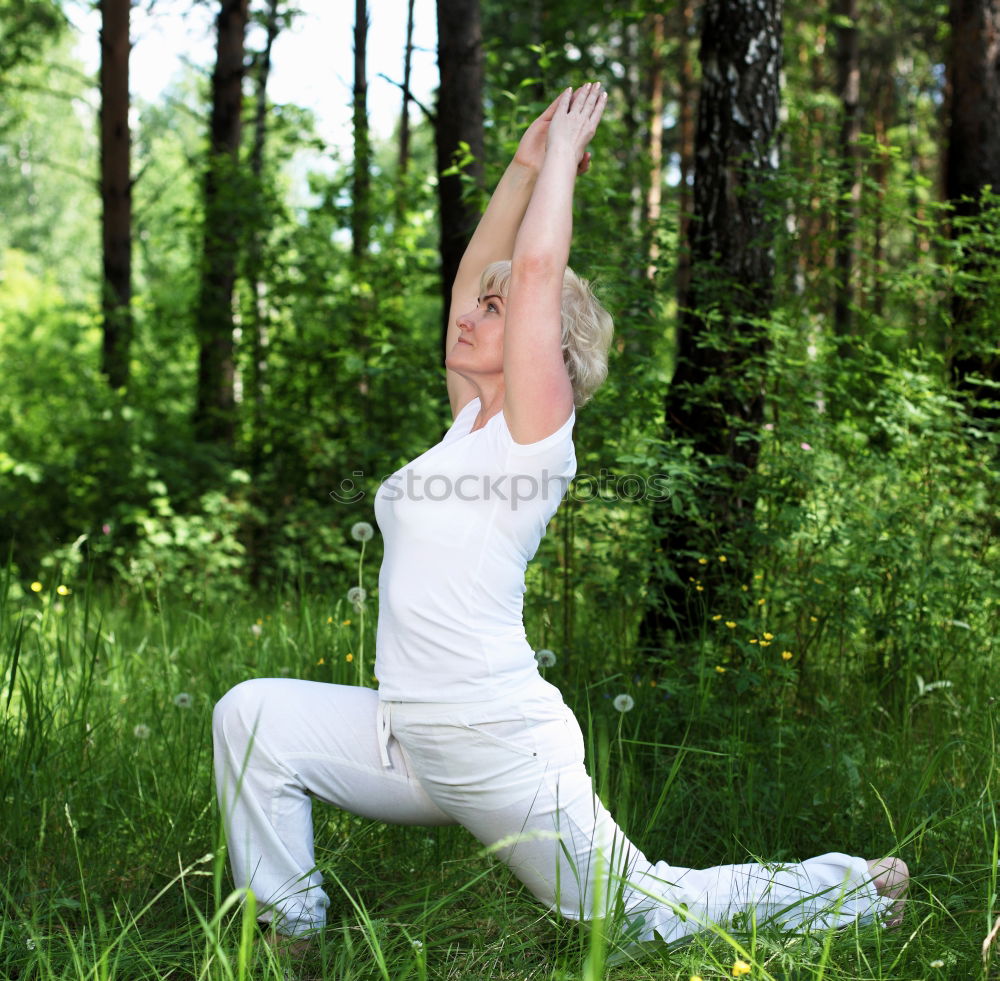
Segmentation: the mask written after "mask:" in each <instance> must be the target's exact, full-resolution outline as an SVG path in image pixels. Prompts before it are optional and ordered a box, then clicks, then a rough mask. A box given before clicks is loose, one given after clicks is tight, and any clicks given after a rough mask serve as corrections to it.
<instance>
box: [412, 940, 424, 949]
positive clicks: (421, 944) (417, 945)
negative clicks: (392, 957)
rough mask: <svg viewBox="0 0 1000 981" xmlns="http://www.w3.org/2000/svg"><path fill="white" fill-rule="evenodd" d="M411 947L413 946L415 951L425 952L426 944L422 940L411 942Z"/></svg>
mask: <svg viewBox="0 0 1000 981" xmlns="http://www.w3.org/2000/svg"><path fill="white" fill-rule="evenodd" d="M410 946H412V947H413V949H414V950H423V948H424V942H423V941H422V940H411V941H410Z"/></svg>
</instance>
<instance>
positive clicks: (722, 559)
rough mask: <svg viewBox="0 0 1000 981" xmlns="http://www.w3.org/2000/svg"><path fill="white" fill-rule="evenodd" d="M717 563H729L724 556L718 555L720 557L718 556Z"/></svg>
mask: <svg viewBox="0 0 1000 981" xmlns="http://www.w3.org/2000/svg"><path fill="white" fill-rule="evenodd" d="M719 561H720V562H728V561H729V559H727V558H726V557H725V556H724V555H720V556H719Z"/></svg>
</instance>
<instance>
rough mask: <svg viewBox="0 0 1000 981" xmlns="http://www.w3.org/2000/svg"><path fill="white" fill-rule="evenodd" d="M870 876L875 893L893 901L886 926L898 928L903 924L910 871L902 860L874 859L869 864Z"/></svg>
mask: <svg viewBox="0 0 1000 981" xmlns="http://www.w3.org/2000/svg"><path fill="white" fill-rule="evenodd" d="M868 874H869V875H870V876H871V877H872V883H873V884H874V886H875V891H876V892H877V893H878V894H879V895H880V896H886V897H887V898H888V899H891V900H893V903H892V904H891V905H890V906H889V909H888V918H887V919H886V921H885V925H886V926H887V927H898V926H899V925H900V923H902V922H903V907H904V906H905V905H906V898H905V897H906V890H907V887H908V886H909V884H910V870H909V869H908V868H907V867H906V862H904V861H903V860H902V859H901V858H880V859H872V860H871V861H869V863H868Z"/></svg>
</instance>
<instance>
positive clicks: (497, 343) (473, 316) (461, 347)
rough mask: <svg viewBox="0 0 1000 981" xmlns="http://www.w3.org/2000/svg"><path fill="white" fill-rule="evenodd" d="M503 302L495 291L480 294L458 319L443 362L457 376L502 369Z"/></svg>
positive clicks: (490, 372)
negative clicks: (473, 306)
mask: <svg viewBox="0 0 1000 981" xmlns="http://www.w3.org/2000/svg"><path fill="white" fill-rule="evenodd" d="M505 315H506V301H505V300H504V298H503V297H502V296H500V295H499V294H497V293H490V294H488V295H486V296H481V297H479V300H478V302H477V303H476V306H475V308H474V309H472V310H470V311H469V312H468V313H463V314H462V315H461V316H460V317H459V318H458V320H457V321H456V322H457V324H458V340H457V341H456V343H455V346H454V347H453V348H452V349H451V350H450V351H449V352H448V357H447V358H446V359H445V364H446V365H447V367H449V368H450V369H451V370H452V371H456V372H458V374H460V375H489V374H496V373H498V372H499V373H502V372H503V330H504V320H505Z"/></svg>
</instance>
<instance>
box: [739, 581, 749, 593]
mask: <svg viewBox="0 0 1000 981" xmlns="http://www.w3.org/2000/svg"><path fill="white" fill-rule="evenodd" d="M749 588H750V587H749V586H748V585H747V584H746V583H744V584H743V585H742V586H740V589H742V590H743V592H744V593H745V592H746V591H747V590H748V589H749Z"/></svg>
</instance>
